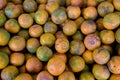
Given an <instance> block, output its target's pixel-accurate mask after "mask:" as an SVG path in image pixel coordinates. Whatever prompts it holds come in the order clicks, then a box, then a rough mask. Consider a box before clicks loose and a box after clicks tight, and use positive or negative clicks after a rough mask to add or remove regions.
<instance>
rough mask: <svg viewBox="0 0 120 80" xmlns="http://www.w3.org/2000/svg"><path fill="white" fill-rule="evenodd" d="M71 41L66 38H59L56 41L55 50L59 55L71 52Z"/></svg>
mask: <svg viewBox="0 0 120 80" xmlns="http://www.w3.org/2000/svg"><path fill="white" fill-rule="evenodd" d="M69 45H70V44H69V41H68V40H67V39H66V38H57V39H56V41H55V50H56V51H57V52H59V53H66V52H67V51H68V50H69Z"/></svg>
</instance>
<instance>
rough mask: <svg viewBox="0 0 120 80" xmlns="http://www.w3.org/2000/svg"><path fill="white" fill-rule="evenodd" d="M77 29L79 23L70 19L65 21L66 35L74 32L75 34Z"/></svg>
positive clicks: (64, 29)
mask: <svg viewBox="0 0 120 80" xmlns="http://www.w3.org/2000/svg"><path fill="white" fill-rule="evenodd" d="M76 31H77V25H76V23H75V22H74V21H72V20H69V21H68V22H66V23H65V25H64V26H63V32H64V34H65V35H67V36H71V35H73V34H75V32H76Z"/></svg>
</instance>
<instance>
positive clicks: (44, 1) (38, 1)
mask: <svg viewBox="0 0 120 80" xmlns="http://www.w3.org/2000/svg"><path fill="white" fill-rule="evenodd" d="M36 2H37V3H39V4H45V3H47V0H36Z"/></svg>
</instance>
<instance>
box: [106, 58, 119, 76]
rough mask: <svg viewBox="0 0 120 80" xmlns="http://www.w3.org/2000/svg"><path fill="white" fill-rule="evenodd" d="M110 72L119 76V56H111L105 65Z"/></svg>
mask: <svg viewBox="0 0 120 80" xmlns="http://www.w3.org/2000/svg"><path fill="white" fill-rule="evenodd" d="M107 65H108V68H109V70H110V72H112V73H114V74H120V56H113V57H112V58H111V59H110V60H109V62H108V63H107Z"/></svg>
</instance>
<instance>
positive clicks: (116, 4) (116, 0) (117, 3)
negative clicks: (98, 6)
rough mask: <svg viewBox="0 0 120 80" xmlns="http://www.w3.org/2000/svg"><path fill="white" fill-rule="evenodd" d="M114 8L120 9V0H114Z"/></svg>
mask: <svg viewBox="0 0 120 80" xmlns="http://www.w3.org/2000/svg"><path fill="white" fill-rule="evenodd" d="M113 5H114V8H115V9H116V10H118V11H120V1H119V0H113Z"/></svg>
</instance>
